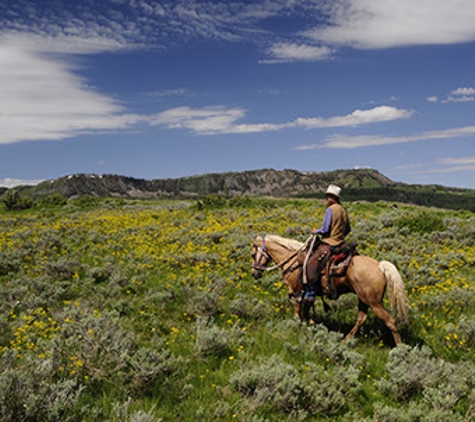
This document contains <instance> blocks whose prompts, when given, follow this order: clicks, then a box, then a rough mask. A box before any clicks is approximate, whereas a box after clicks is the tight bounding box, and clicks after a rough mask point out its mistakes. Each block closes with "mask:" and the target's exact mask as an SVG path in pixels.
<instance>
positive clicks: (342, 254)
mask: <svg viewBox="0 0 475 422" xmlns="http://www.w3.org/2000/svg"><path fill="white" fill-rule="evenodd" d="M355 255H359V254H358V251H357V250H356V244H355V243H345V244H343V245H341V246H338V247H337V248H335V249H334V250H333V252H332V253H331V255H330V257H329V259H328V261H327V265H325V268H324V269H323V274H324V275H327V276H329V277H343V276H344V275H345V274H346V271H347V270H348V266H349V265H350V262H351V259H352V258H353V257H354V256H355Z"/></svg>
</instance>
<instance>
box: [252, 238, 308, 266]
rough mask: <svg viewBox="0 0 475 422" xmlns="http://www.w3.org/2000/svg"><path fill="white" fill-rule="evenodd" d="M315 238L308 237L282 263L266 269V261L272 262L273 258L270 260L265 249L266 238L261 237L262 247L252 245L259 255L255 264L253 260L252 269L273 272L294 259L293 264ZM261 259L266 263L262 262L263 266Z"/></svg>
mask: <svg viewBox="0 0 475 422" xmlns="http://www.w3.org/2000/svg"><path fill="white" fill-rule="evenodd" d="M314 238H315V237H314V236H310V237H309V238H308V239H307V241H306V242H305V243H304V244H303V245H302V246H301V247H300V248H299V249H297V250H296V251H294V252H293V253H291V254H290V255H289V256H288V257H287V258H285V259H284V260H283V261H282V262H278V263H276V264H275V265H274V266H272V267H266V266H265V264H266V263H267V261H274V258H272V257H271V256H270V255H269V252H267V247H266V236H265V235H264V236H262V245H261V246H258V245H256V244H255V243H254V247H255V248H256V249H257V251H258V252H260V255H259V259H258V260H257V262H255V259H254V262H253V263H252V268H253V269H255V270H257V271H261V272H262V271H273V270H276V269H278V268H281V267H283V266H284V265H285V264H287V263H288V262H290V261H291V260H292V259H294V258H295V260H294V262H295V261H296V260H297V258H296V257H297V255H298V254H299V253H300V252H301V251H303V250H304V249H306V248H307V246H308V244H309V243H310V242H311V241H312V240H313V239H314ZM263 258H266V259H267V261H266V262H264V264H262V260H263ZM292 267H293V265H291V266H290V267H289V268H292ZM289 268H288V269H287V270H284V273H285V272H287V271H288V270H289Z"/></svg>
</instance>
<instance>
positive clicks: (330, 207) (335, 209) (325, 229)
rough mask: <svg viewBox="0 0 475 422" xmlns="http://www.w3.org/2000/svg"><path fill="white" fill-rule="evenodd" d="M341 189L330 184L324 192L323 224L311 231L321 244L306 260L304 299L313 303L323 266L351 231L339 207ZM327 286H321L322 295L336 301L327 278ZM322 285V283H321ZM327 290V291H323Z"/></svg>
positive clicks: (346, 217)
mask: <svg viewBox="0 0 475 422" xmlns="http://www.w3.org/2000/svg"><path fill="white" fill-rule="evenodd" d="M340 193H341V188H340V187H339V186H336V185H333V184H331V185H330V186H328V189H327V190H326V192H325V196H326V200H327V209H326V210H325V215H324V216H323V224H322V226H321V227H320V228H319V229H313V230H312V233H313V235H314V236H316V235H320V236H321V239H322V240H321V242H320V243H319V245H318V247H317V248H316V250H315V252H314V253H313V254H312V255H311V257H310V258H309V260H308V270H307V274H308V284H307V285H306V286H305V287H306V289H305V290H306V293H305V297H304V299H305V300H307V301H309V302H313V301H314V300H315V295H316V291H315V286H317V285H318V283H319V282H320V275H321V270H322V269H323V266H324V265H325V263H326V261H327V259H326V258H328V257H329V256H330V255H331V252H332V251H333V250H334V249H335V248H336V247H337V246H340V245H342V244H343V243H344V241H345V237H346V235H347V234H348V233H349V232H350V231H351V226H350V219H349V217H348V213H347V211H346V210H345V208H343V207H342V205H341V197H340ZM328 280H329V283H328V284H329V285H327V286H324V285H322V289H323V293H327V294H328V296H329V297H330V298H331V299H336V297H337V295H336V289H335V288H334V286H333V285H332V283H331V278H328ZM322 284H323V283H322ZM325 290H327V291H325Z"/></svg>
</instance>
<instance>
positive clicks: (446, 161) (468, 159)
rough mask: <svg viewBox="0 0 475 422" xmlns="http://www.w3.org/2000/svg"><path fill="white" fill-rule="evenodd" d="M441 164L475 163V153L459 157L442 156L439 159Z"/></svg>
mask: <svg viewBox="0 0 475 422" xmlns="http://www.w3.org/2000/svg"><path fill="white" fill-rule="evenodd" d="M438 163H439V164H449V165H452V164H456V165H467V164H473V165H475V155H473V156H471V157H459V158H454V157H447V158H442V159H440V160H439V161H438Z"/></svg>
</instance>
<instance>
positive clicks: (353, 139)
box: [295, 126, 475, 150]
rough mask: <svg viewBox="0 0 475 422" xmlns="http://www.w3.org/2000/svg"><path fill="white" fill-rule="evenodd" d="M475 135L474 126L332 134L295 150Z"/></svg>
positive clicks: (362, 145)
mask: <svg viewBox="0 0 475 422" xmlns="http://www.w3.org/2000/svg"><path fill="white" fill-rule="evenodd" d="M474 135H475V126H464V127H459V128H453V129H446V130H439V131H428V132H424V133H422V134H421V135H412V136H375V135H372V136H346V135H333V136H330V137H328V138H327V139H326V140H325V141H324V142H323V143H317V144H311V145H301V146H299V147H296V148H295V149H297V150H311V149H319V148H337V149H354V148H362V147H371V146H383V145H392V144H405V143H409V142H418V141H427V140H437V139H453V138H461V137H466V136H474Z"/></svg>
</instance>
